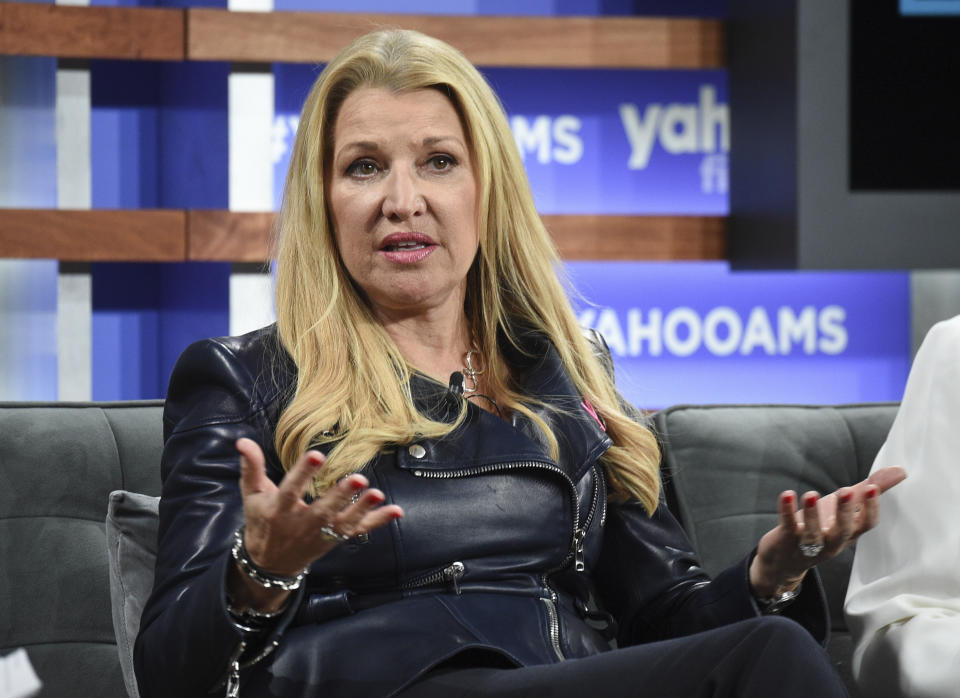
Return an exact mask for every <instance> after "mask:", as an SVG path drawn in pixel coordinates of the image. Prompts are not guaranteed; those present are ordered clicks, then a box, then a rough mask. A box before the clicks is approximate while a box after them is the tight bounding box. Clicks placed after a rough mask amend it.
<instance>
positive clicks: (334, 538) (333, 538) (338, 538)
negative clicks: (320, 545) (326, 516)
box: [320, 526, 350, 543]
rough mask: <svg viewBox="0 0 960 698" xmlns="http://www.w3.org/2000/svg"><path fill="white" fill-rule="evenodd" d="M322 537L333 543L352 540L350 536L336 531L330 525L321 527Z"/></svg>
mask: <svg viewBox="0 0 960 698" xmlns="http://www.w3.org/2000/svg"><path fill="white" fill-rule="evenodd" d="M320 537H321V538H323V539H324V540H328V541H330V542H332V543H343V542H344V541H347V540H350V536H345V535H343V534H342V533H340V532H338V531H334V530H333V528H331V527H330V526H321V527H320Z"/></svg>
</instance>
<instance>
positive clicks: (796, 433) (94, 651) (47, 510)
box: [0, 401, 896, 698]
mask: <svg viewBox="0 0 960 698" xmlns="http://www.w3.org/2000/svg"><path fill="white" fill-rule="evenodd" d="M161 409H162V403H161V402H159V401H153V402H128V403H90V404H70V403H52V404H50V403H48V404H30V403H0V655H5V654H7V653H8V652H10V651H12V650H14V649H16V648H18V647H26V649H27V652H28V654H29V657H30V660H31V662H32V663H33V665H34V667H35V669H36V671H37V674H38V675H39V676H40V679H41V680H42V681H43V683H44V689H43V692H42V693H41V695H42V696H56V697H58V698H59V697H62V696H73V695H89V696H102V697H104V698H112V697H114V696H116V697H117V698H121V697H123V696H126V695H128V693H127V689H126V687H125V683H124V678H126V680H127V681H128V682H129V681H130V680H131V678H132V677H131V675H130V671H129V661H127V662H126V666H125V667H124V669H121V662H120V656H121V655H123V656H125V657H129V647H128V645H129V642H130V641H131V638H132V636H133V633H134V632H135V628H136V624H137V622H138V613H139V608H140V604H142V601H143V599H142V595H143V594H144V593H145V590H144V587H146V586H148V585H149V570H146V569H144V565H143V564H142V563H143V560H144V559H149V555H150V552H151V544H152V541H151V540H150V535H151V531H152V526H153V525H154V524H153V520H152V512H153V511H154V508H155V500H154V499H153V497H155V496H156V495H158V494H159V490H160V482H159V466H158V464H159V460H160V451H161V448H162V443H161V441H162V439H161V419H160V413H161ZM895 412H896V405H894V404H870V405H846V406H830V407H828V406H808V407H805V406H790V405H730V406H678V407H673V408H670V409H667V410H664V411H662V412H659V413H657V414H656V415H654V423H655V425H656V427H657V430H658V432H659V435H660V439H661V442H662V444H663V450H664V460H663V476H664V481H665V483H666V492H667V498H668V501H669V503H670V505H671V508H672V509H673V511H674V512H676V514H677V516H678V518H679V519H680V521H681V523H682V524H683V525H684V527H685V528H686V529H687V531H688V532H689V533H690V536H691V538H692V540H693V543H694V545H695V546H696V548H697V550H698V551H699V553H700V555H701V559H702V561H703V564H704V566H705V567H706V568H707V570H709V571H712V572H715V571H717V570H719V569H721V568H723V567H725V566H726V565H728V564H730V563H732V562H734V561H735V560H737V559H739V558H740V557H741V556H742V555H744V554H745V553H746V552H747V551H749V550H750V549H751V547H752V546H754V545H755V544H756V541H757V540H758V539H759V537H760V535H761V534H762V533H763V532H764V531H766V530H767V529H768V528H770V527H771V526H772V525H774V523H775V521H776V513H775V505H776V497H777V494H778V493H779V492H780V491H781V490H783V489H796V490H799V491H803V490H806V489H817V490H820V491H822V492H826V491H831V490H833V489H835V488H837V487H839V486H842V485H845V484H850V483H853V482H856V481H857V480H860V479H862V478H863V477H864V476H865V475H866V473H867V471H868V470H869V468H870V465H871V463H872V461H873V458H874V456H875V455H876V452H877V450H878V449H879V448H880V446H881V444H882V443H883V440H884V439H885V437H886V434H887V431H888V430H889V428H890V425H891V424H892V422H893V418H894V415H895ZM117 490H126V491H127V492H131V493H140V494H143V495H148V496H146V497H137V496H131V495H125V494H114V495H113V497H112V499H111V498H110V493H111V492H114V491H117ZM108 499H110V507H111V516H110V519H109V520H108V521H107V524H106V526H105V524H104V520H105V517H106V514H107V506H108ZM108 542H109V546H108ZM108 548H109V553H110V555H109V557H108ZM851 562H852V551H850V552H848V553H846V554H844V555H843V556H842V557H840V558H838V559H837V560H835V561H832V562H830V563H828V564H827V565H825V566H824V569H823V570H822V573H823V579H824V583H825V585H826V589H827V595H828V599H829V603H830V609H831V614H832V623H833V631H834V632H833V638H832V640H831V645H830V648H829V649H830V653H831V655H832V657H833V659H834V661H835V663H836V665H837V668H838V670H839V671H840V673H841V674H842V675H843V676H844V677H845V679H846V680H847V682H848V685H852V684H851V682H850V677H849V668H850V651H851V646H850V638H849V635H848V633H847V631H846V624H845V622H844V619H843V614H842V603H843V597H844V594H845V592H846V580H847V577H848V575H849V571H850V564H851ZM111 565H112V567H111ZM111 584H112V587H113V589H112V590H113V595H114V604H113V608H112V612H111ZM114 628H116V632H115V630H114ZM118 644H119V648H120V649H119V650H118ZM125 673H126V677H125V676H124V674H125ZM853 693H854V695H856V693H855V691H853Z"/></svg>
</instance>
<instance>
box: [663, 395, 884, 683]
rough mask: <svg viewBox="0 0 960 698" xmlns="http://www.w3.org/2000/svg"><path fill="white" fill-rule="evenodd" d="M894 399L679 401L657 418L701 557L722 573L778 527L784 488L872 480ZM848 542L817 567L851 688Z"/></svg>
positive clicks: (670, 497) (669, 472) (835, 648)
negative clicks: (812, 402)
mask: <svg viewBox="0 0 960 698" xmlns="http://www.w3.org/2000/svg"><path fill="white" fill-rule="evenodd" d="M896 410H897V405H896V404H895V403H874V404H867V405H837V406H803V405H678V406H676V407H671V408H669V409H667V410H664V411H663V412H659V413H657V414H655V415H654V424H655V428H656V431H657V432H658V437H659V438H660V441H661V445H662V448H663V479H664V489H665V492H666V496H667V501H668V503H669V504H670V508H671V510H672V511H673V512H674V514H675V515H676V516H677V517H678V518H679V519H680V522H681V524H682V525H683V527H684V528H685V529H686V531H687V533H688V535H689V536H690V539H691V542H692V543H693V546H694V549H695V550H696V552H697V554H698V556H699V558H700V561H701V563H702V564H703V566H704V568H705V569H706V570H707V572H708V573H710V574H716V573H718V572H720V571H721V570H723V569H725V568H727V567H728V566H729V565H731V564H733V563H735V562H736V561H737V560H739V559H741V558H742V557H743V555H745V554H746V553H747V552H749V551H750V550H751V549H752V548H753V547H755V546H756V544H757V542H758V541H759V540H760V537H761V536H762V535H763V534H764V533H766V532H767V531H768V530H770V529H771V528H773V527H774V526H775V525H776V524H777V518H778V517H777V498H778V496H779V494H780V492H782V491H783V490H788V489H792V490H795V491H796V492H797V493H798V494H802V493H803V492H805V491H807V490H817V491H818V492H820V493H823V494H826V493H829V492H832V491H834V490H835V489H837V488H838V487H842V486H844V485H851V484H853V483H855V482H859V481H860V480H862V479H864V478H865V477H867V475H868V474H869V472H870V467H871V465H872V464H873V459H874V458H875V457H876V454H877V451H879V450H880V446H881V445H882V444H883V442H884V440H885V439H886V436H887V432H888V431H889V430H890V426H891V425H892V424H893V418H894V416H895V415H896ZM853 552H854V550H853V547H852V546H851V547H850V548H848V549H847V550H845V551H844V552H843V553H841V554H840V555H839V556H837V557H836V558H835V559H833V560H830V561H829V562H827V563H824V564H823V565H821V566H820V574H821V577H822V579H823V584H824V588H825V590H826V594H827V604H828V606H829V609H830V620H831V628H832V629H833V631H834V634H833V638H832V639H831V644H830V653H831V656H832V657H833V658H834V661H835V663H836V664H837V667H838V670H839V671H840V672H841V674H844V675H845V676H844V678H845V679H847V684H848V686H851V685H852V680H851V679H850V677H849V660H850V647H851V646H850V642H849V638H848V637H847V634H846V633H847V625H846V619H845V618H844V616H843V600H844V597H845V596H846V592H847V582H848V580H849V578H850V568H851V565H852V564H853Z"/></svg>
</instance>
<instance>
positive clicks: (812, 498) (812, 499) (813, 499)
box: [803, 494, 819, 507]
mask: <svg viewBox="0 0 960 698" xmlns="http://www.w3.org/2000/svg"><path fill="white" fill-rule="evenodd" d="M818 499H819V497H817V495H815V494H811V495H807V497H806V498H805V499H804V500H803V505H804V506H805V507H814V506H816V505H817V500H818Z"/></svg>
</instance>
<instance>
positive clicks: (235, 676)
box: [226, 640, 280, 698]
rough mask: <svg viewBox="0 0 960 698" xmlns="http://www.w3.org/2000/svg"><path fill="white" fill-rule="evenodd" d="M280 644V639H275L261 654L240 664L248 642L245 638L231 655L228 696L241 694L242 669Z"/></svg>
mask: <svg viewBox="0 0 960 698" xmlns="http://www.w3.org/2000/svg"><path fill="white" fill-rule="evenodd" d="M279 645H280V641H279V640H274V641H273V642H271V643H270V644H269V645H267V646H266V647H264V648H263V649H262V650H261V651H260V654H258V655H257V656H256V657H254V658H253V659H251V660H250V661H248V662H244V663H243V666H240V656H241V655H242V654H243V652H244V650H246V649H247V643H246V642H245V641H244V640H241V641H240V645H239V646H238V647H237V649H236V650H235V651H234V653H233V656H231V657H230V662H229V664H228V666H229V667H230V668H229V669H228V670H227V680H226V698H237V696H239V695H240V670H241V669H246V668H247V667H248V666H253V665H254V664H256V663H257V662H259V661H262V660H263V659H265V658H266V656H267V655H268V654H270V653H271V652H273V651H274V650H275V649H277V647H278V646H279Z"/></svg>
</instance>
